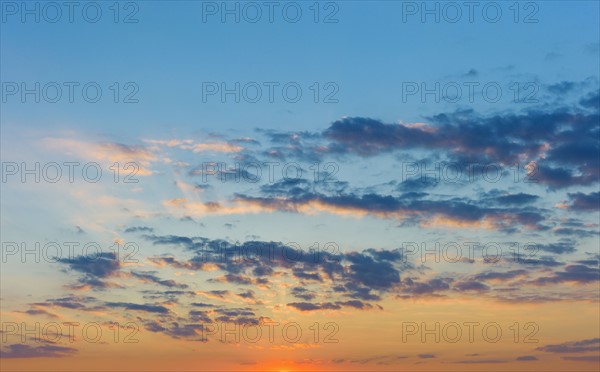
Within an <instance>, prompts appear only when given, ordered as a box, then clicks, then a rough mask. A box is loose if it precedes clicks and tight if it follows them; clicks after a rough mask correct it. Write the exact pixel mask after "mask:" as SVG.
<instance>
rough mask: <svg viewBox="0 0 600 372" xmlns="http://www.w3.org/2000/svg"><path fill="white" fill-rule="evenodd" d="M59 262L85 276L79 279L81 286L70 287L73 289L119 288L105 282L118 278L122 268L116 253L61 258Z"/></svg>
mask: <svg viewBox="0 0 600 372" xmlns="http://www.w3.org/2000/svg"><path fill="white" fill-rule="evenodd" d="M57 262H59V263H62V264H66V265H67V266H68V267H69V269H71V270H74V271H78V272H80V273H83V274H84V276H83V277H82V278H80V279H79V284H73V285H71V286H70V288H72V289H87V288H92V289H104V288H110V287H118V285H117V284H113V283H108V282H106V281H104V279H106V278H109V277H112V276H116V275H117V273H118V272H119V269H120V268H121V262H120V261H119V259H118V258H117V255H116V254H115V253H114V252H100V253H98V254H97V255H95V256H77V257H74V258H61V259H59V260H58V261H57Z"/></svg>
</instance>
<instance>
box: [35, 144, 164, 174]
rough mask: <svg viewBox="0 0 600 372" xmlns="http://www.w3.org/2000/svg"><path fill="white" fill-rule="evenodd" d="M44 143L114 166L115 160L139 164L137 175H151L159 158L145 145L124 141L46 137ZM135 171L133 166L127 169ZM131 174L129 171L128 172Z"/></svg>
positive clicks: (123, 163) (70, 153)
mask: <svg viewBox="0 0 600 372" xmlns="http://www.w3.org/2000/svg"><path fill="white" fill-rule="evenodd" d="M42 143H43V144H44V145H45V146H47V147H48V148H50V149H52V150H56V151H61V152H63V153H64V154H65V155H72V156H77V157H79V158H82V159H85V160H95V161H101V162H103V163H105V165H107V166H112V164H114V163H115V162H118V163H120V166H121V167H124V166H125V164H126V163H134V164H136V165H137V169H135V176H149V175H151V174H152V173H153V171H152V170H150V169H149V166H150V165H151V164H152V163H153V162H156V161H157V160H159V159H158V158H157V157H156V156H155V155H154V154H153V153H152V152H151V151H150V150H149V149H147V148H146V147H144V146H131V145H125V144H122V143H113V142H105V143H95V142H88V141H85V140H79V139H68V138H45V139H44V140H43V141H42ZM127 170H131V171H134V169H133V168H131V169H129V168H128V169H126V171H127ZM127 174H129V173H127Z"/></svg>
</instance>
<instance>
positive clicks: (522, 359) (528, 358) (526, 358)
mask: <svg viewBox="0 0 600 372" xmlns="http://www.w3.org/2000/svg"><path fill="white" fill-rule="evenodd" d="M516 360H518V361H520V362H534V361H538V360H539V359H538V358H537V357H536V356H533V355H524V356H520V357H517V359H516Z"/></svg>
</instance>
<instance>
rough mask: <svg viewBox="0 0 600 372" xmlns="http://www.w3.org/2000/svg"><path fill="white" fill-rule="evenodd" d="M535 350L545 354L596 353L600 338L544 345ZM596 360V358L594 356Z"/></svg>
mask: <svg viewBox="0 0 600 372" xmlns="http://www.w3.org/2000/svg"><path fill="white" fill-rule="evenodd" d="M536 350H539V351H545V352H547V353H559V354H563V353H585V352H596V353H597V352H598V351H599V350H600V338H590V339H587V340H581V341H569V342H564V343H562V344H555V345H546V346H542V347H538V348H537V349H536ZM596 358H598V357H597V356H596Z"/></svg>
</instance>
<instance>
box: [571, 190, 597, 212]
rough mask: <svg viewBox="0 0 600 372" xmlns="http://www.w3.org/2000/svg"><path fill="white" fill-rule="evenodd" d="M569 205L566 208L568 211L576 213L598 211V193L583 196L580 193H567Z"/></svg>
mask: <svg viewBox="0 0 600 372" xmlns="http://www.w3.org/2000/svg"><path fill="white" fill-rule="evenodd" d="M568 195H569V199H570V201H571V204H570V205H568V206H567V208H569V209H570V210H573V211H578V212H593V211H598V210H599V209H600V192H592V193H589V194H584V193H582V192H577V193H569V194H568Z"/></svg>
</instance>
